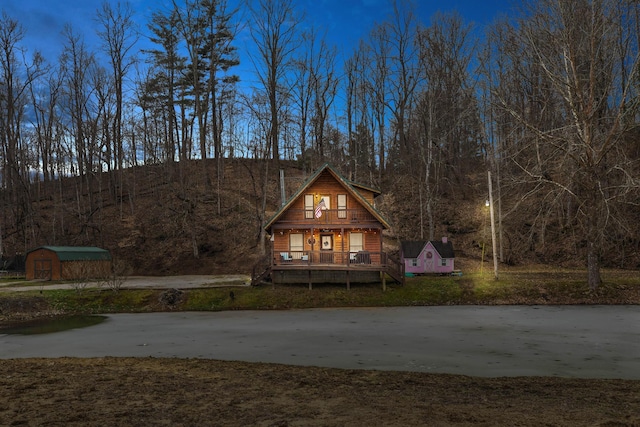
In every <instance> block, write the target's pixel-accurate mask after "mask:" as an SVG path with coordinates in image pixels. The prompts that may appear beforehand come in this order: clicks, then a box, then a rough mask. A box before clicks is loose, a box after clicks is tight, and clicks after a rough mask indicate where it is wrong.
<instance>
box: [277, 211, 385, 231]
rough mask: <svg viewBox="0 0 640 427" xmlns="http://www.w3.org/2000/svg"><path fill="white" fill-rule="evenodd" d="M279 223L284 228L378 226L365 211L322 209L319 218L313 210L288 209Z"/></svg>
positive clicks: (373, 218) (374, 219) (372, 217)
mask: <svg viewBox="0 0 640 427" xmlns="http://www.w3.org/2000/svg"><path fill="white" fill-rule="evenodd" d="M279 223H280V224H281V225H285V226H289V225H292V224H295V225H296V226H301V225H308V226H314V225H315V226H329V225H331V226H336V225H350V226H359V227H362V226H372V225H377V224H379V222H378V221H377V220H376V218H375V217H374V216H373V215H372V214H371V213H370V212H369V211H368V210H366V209H324V210H323V211H322V215H321V216H320V217H319V218H316V216H315V210H314V209H290V210H289V211H288V212H287V213H286V214H285V215H284V216H283V217H282V218H280V220H279Z"/></svg>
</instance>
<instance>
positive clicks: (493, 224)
mask: <svg viewBox="0 0 640 427" xmlns="http://www.w3.org/2000/svg"><path fill="white" fill-rule="evenodd" d="M487 179H488V181H489V202H488V203H489V213H490V215H491V245H492V247H493V274H494V277H495V279H496V280H498V253H497V250H496V221H495V219H494V216H493V191H492V189H491V171H487Z"/></svg>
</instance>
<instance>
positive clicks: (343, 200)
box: [338, 194, 347, 218]
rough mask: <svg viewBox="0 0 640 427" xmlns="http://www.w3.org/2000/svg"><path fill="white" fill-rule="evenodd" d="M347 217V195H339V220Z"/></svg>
mask: <svg viewBox="0 0 640 427" xmlns="http://www.w3.org/2000/svg"><path fill="white" fill-rule="evenodd" d="M346 217H347V195H346V194H338V218H346Z"/></svg>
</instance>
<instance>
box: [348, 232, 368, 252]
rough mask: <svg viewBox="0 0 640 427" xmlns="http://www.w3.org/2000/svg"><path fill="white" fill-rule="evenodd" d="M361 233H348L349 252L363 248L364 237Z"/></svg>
mask: <svg viewBox="0 0 640 427" xmlns="http://www.w3.org/2000/svg"><path fill="white" fill-rule="evenodd" d="M363 237H364V236H363V234H362V233H355V232H354V233H349V252H359V251H362V250H364V245H363V243H364V239H363Z"/></svg>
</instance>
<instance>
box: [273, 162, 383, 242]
mask: <svg viewBox="0 0 640 427" xmlns="http://www.w3.org/2000/svg"><path fill="white" fill-rule="evenodd" d="M324 171H328V172H329V173H330V174H331V175H332V176H333V177H334V178H335V179H336V181H338V183H340V184H341V185H342V186H343V187H344V189H345V190H346V191H347V192H348V193H349V194H350V195H351V196H353V197H355V199H356V200H357V201H358V203H360V205H362V207H363V208H364V209H366V210H368V211H369V213H371V215H373V216H374V217H375V218H376V219H377V220H378V221H379V222H380V223H381V224H382V226H383V227H384V228H387V229H388V228H390V226H389V224H388V223H387V221H386V220H385V219H384V218H383V217H382V216H381V215H380V213H379V212H378V211H377V210H376V209H375V208H374V207H373V206H372V205H371V204H370V203H369V202H368V201H367V200H366V199H365V198H364V197H363V196H362V195H361V194H360V193H359V192H358V191H357V190H356V189H355V188H354V186H353V185H352V184H351V183H350V182H349V181H347V180H346V179H345V178H344V177H342V175H341V174H340V173H339V172H338V171H336V170H335V169H334V168H333V167H331V165H329V163H325V164H324V165H322V167H320V168H319V169H318V170H317V171H315V172H314V173H313V174H312V175H311V176H310V177H309V178H308V179H307V180H306V182H305V183H304V184H303V185H302V186H301V187H300V188H299V189H298V191H296V192H295V194H294V195H293V196H291V198H290V199H289V200H287V202H286V203H285V204H284V205H283V206H282V207H281V208H280V210H278V211H277V212H276V213H275V214H274V215H273V217H271V219H270V220H269V221H267V223H266V224H265V226H264V228H265V230H267V231H269V230H270V229H271V226H272V225H273V224H274V223H275V222H276V221H277V220H278V219H279V218H280V217H281V216H282V215H283V214H284V213H285V212H286V211H287V210H288V209H289V208H290V207H291V205H292V204H293V203H294V202H295V201H296V200H297V199H298V198H299V197H301V196H302V195H303V194H304V193H305V191H306V190H307V189H308V188H309V187H311V186H312V185H313V184H314V183H315V182H316V180H317V179H318V178H319V177H320V176H321V175H322V173H323V172H324ZM363 188H366V187H364V186H363Z"/></svg>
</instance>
